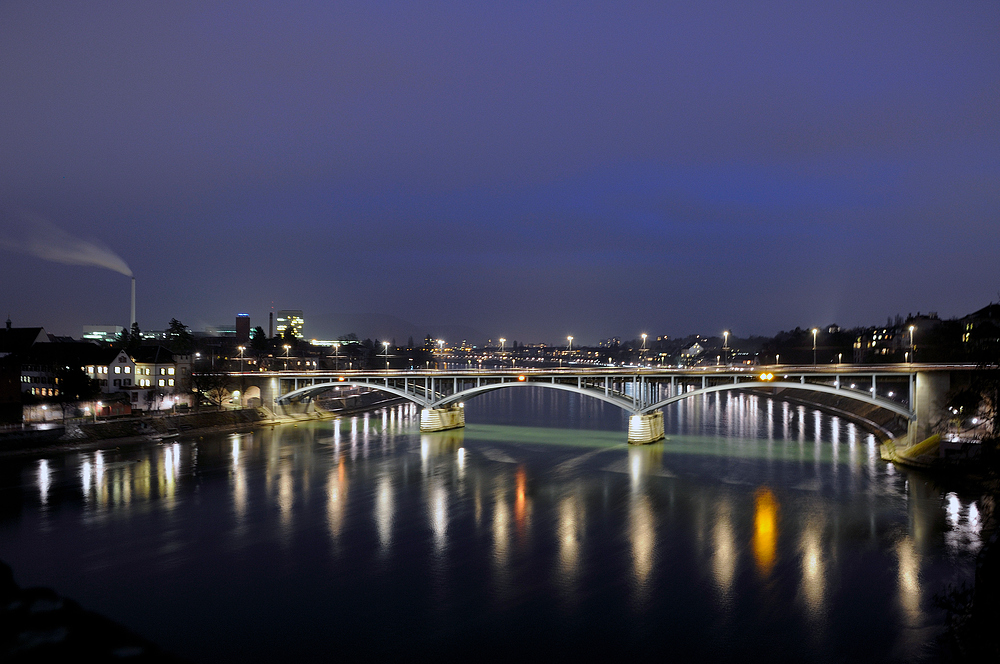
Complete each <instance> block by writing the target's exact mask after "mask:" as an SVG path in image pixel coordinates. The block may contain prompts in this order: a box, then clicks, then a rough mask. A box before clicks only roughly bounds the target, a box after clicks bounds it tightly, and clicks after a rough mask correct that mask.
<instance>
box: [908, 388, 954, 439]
mask: <svg viewBox="0 0 1000 664" xmlns="http://www.w3.org/2000/svg"><path fill="white" fill-rule="evenodd" d="M914 382H915V383H916V385H915V389H914V390H913V392H914V399H913V402H912V403H911V405H910V407H911V408H913V412H914V414H915V415H916V420H914V421H911V422H910V426H909V432H908V433H909V436H908V438H909V440H908V444H909V445H915V444H917V443H919V442H921V441H922V440H926V439H927V438H928V437H929V436H930V435H931V434H932V433H933V432H934V429H935V428H936V426H937V425H938V423H939V421H940V420H942V419H944V418H945V417H947V414H946V411H945V401H946V398H947V396H948V391H949V390H950V389H951V374H950V373H949V372H946V371H942V372H933V373H932V372H930V371H918V372H917V375H916V379H915V381H914Z"/></svg>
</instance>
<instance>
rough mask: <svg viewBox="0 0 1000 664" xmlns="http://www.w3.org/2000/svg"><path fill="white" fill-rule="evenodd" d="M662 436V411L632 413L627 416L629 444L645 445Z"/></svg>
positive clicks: (660, 438)
mask: <svg viewBox="0 0 1000 664" xmlns="http://www.w3.org/2000/svg"><path fill="white" fill-rule="evenodd" d="M663 438H664V433H663V411H662V410H658V411H655V412H652V413H646V414H640V415H633V416H632V417H630V418H628V442H629V444H631V445H646V444H647V443H655V442H656V441H658V440H662V439H663Z"/></svg>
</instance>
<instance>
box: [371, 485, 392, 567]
mask: <svg viewBox="0 0 1000 664" xmlns="http://www.w3.org/2000/svg"><path fill="white" fill-rule="evenodd" d="M393 509H394V507H393V495H392V482H391V480H390V479H389V477H388V476H386V475H383V476H382V477H380V478H379V481H378V489H377V490H376V494H375V526H376V528H377V529H378V540H379V544H380V545H381V546H382V552H383V553H387V552H388V551H389V548H390V547H391V546H392V520H393V517H394V514H393Z"/></svg>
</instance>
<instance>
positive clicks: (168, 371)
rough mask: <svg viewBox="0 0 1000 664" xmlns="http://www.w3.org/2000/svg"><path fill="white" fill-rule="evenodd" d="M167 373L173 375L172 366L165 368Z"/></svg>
mask: <svg viewBox="0 0 1000 664" xmlns="http://www.w3.org/2000/svg"><path fill="white" fill-rule="evenodd" d="M167 375H168V376H173V375H174V368H173V367H170V368H169V369H167Z"/></svg>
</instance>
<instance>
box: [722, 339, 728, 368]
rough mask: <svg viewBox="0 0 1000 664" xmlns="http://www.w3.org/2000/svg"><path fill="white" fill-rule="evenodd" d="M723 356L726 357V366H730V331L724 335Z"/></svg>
mask: <svg viewBox="0 0 1000 664" xmlns="http://www.w3.org/2000/svg"><path fill="white" fill-rule="evenodd" d="M722 354H723V355H725V360H726V366H727V367H728V366H729V330H726V331H725V332H723V333H722Z"/></svg>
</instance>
